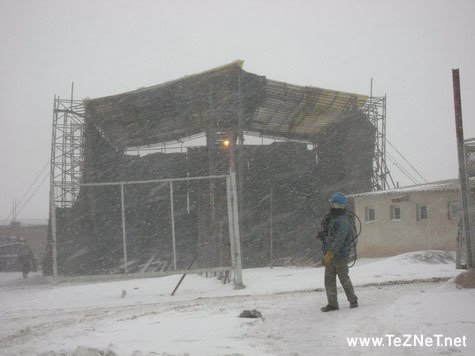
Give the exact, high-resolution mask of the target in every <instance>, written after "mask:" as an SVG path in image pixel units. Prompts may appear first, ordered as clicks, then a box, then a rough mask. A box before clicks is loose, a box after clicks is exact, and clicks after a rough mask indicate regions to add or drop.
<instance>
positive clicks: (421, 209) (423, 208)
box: [417, 205, 428, 220]
mask: <svg viewBox="0 0 475 356" xmlns="http://www.w3.org/2000/svg"><path fill="white" fill-rule="evenodd" d="M427 218H428V212H427V205H418V206H417V220H427Z"/></svg>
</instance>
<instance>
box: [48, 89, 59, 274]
mask: <svg viewBox="0 0 475 356" xmlns="http://www.w3.org/2000/svg"><path fill="white" fill-rule="evenodd" d="M57 105H58V104H57V99H56V95H55V96H54V101H53V125H52V132H51V162H50V165H51V166H50V176H49V180H50V186H49V204H50V205H49V209H50V219H51V257H52V259H53V261H52V264H53V266H52V267H53V271H52V272H53V279H56V278H58V260H57V252H58V250H57V244H56V241H57V239H56V202H55V194H54V179H55V166H56V129H57V127H56V126H57V122H58V116H57V112H56V107H57Z"/></svg>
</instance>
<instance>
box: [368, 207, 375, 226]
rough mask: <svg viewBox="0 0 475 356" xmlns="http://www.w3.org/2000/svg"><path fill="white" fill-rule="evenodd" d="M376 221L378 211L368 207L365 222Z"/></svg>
mask: <svg viewBox="0 0 475 356" xmlns="http://www.w3.org/2000/svg"><path fill="white" fill-rule="evenodd" d="M375 220H376V210H375V209H374V208H373V207H371V206H367V207H366V208H365V221H366V222H370V221H375Z"/></svg>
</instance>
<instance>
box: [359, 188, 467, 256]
mask: <svg viewBox="0 0 475 356" xmlns="http://www.w3.org/2000/svg"><path fill="white" fill-rule="evenodd" d="M350 198H352V199H353V202H354V208H355V213H356V214H357V215H358V216H359V217H360V219H361V223H362V232H361V236H360V237H359V241H358V255H359V256H361V257H380V256H391V255H396V254H400V253H405V252H410V251H420V250H446V251H455V249H456V239H457V231H458V214H459V211H458V210H459V185H458V180H456V179H453V180H446V181H440V182H433V183H427V184H420V185H415V186H411V187H404V188H398V189H392V190H385V191H378V192H368V193H361V194H354V195H350Z"/></svg>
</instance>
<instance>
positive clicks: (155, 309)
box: [0, 251, 475, 355]
mask: <svg viewBox="0 0 475 356" xmlns="http://www.w3.org/2000/svg"><path fill="white" fill-rule="evenodd" d="M458 273H459V271H457V270H455V268H454V263H453V261H452V260H451V256H450V255H448V254H446V253H438V252H434V251H426V252H421V253H410V254H405V255H400V256H396V257H391V258H386V259H378V260H361V261H359V262H358V263H357V265H356V266H355V267H354V268H352V269H351V271H350V275H351V277H352V280H353V283H354V284H355V286H356V293H357V295H358V296H359V299H360V307H359V308H358V309H352V310H350V309H348V303H347V302H346V301H345V300H344V296H343V293H340V307H341V310H340V311H337V312H332V313H321V312H320V307H321V306H322V305H325V304H326V297H325V292H324V290H323V269H322V268H274V269H272V270H271V269H264V268H262V269H249V270H244V271H243V279H244V283H245V284H246V288H245V289H242V290H234V289H233V288H232V285H223V284H221V283H220V282H219V281H218V280H216V279H214V278H204V277H200V276H196V275H190V276H187V277H186V279H185V281H184V283H183V284H182V286H181V287H180V289H179V290H178V292H177V294H176V295H175V296H173V297H172V296H170V292H171V291H172V290H173V287H174V286H175V284H176V282H177V281H178V279H179V276H170V277H164V278H153V279H135V280H123V281H111V282H96V283H89V284H87V283H53V282H51V281H50V280H49V279H46V278H44V277H42V276H40V275H39V274H33V275H31V276H30V277H29V278H28V279H26V280H23V279H22V278H21V275H20V273H1V274H0V320H1V323H0V354H1V355H12V354H19V355H32V354H33V355H34V354H41V353H46V352H49V351H51V352H50V354H51V355H59V354H64V353H67V352H69V353H70V354H73V353H74V351H75V350H77V351H80V350H79V349H78V346H83V347H86V348H97V349H101V350H109V351H114V352H115V353H116V354H118V355H131V354H133V353H134V352H135V351H137V352H136V353H135V354H136V355H142V354H148V353H152V354H154V355H156V354H160V355H165V354H166V355H169V354H172V355H183V354H190V355H231V354H232V355H236V354H243V355H297V354H298V355H315V354H331V355H333V354H367V353H368V352H373V353H375V354H387V353H393V354H421V353H422V354H432V353H434V352H435V353H439V354H448V353H452V352H457V353H459V354H467V355H469V354H475V308H474V307H473V306H474V305H475V290H473V289H464V290H463V289H457V288H456V287H455V285H454V283H453V282H452V281H451V280H448V279H449V278H452V277H454V276H455V275H457V274H458ZM447 280H448V281H447ZM123 291H125V296H124V297H122V295H123V294H124V292H123ZM244 309H258V310H259V311H260V312H261V313H262V314H263V317H264V318H263V319H242V318H238V315H239V314H240V312H241V311H242V310H244ZM387 334H393V335H395V336H398V337H401V338H403V335H405V334H417V335H424V336H430V337H433V335H437V334H442V335H444V337H463V336H466V337H467V341H466V344H467V346H466V347H464V346H460V347H455V346H438V347H436V346H432V347H420V346H413V347H403V346H401V347H396V346H392V347H390V346H388V345H387V343H388V339H387V337H385V335H387ZM348 337H382V338H385V339H384V341H385V343H386V345H385V346H372V347H363V346H359V347H350V346H349V345H348V341H347V338H348ZM82 351H84V350H82ZM62 352H64V353H62ZM78 354H79V352H78ZM89 354H94V353H93V352H90V353H89ZM96 354H98V353H96Z"/></svg>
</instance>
